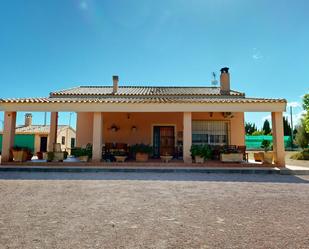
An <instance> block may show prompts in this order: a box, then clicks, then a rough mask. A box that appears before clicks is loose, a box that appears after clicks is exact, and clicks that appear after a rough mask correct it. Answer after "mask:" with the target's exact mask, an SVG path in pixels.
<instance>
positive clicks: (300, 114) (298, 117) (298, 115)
mask: <svg viewBox="0 0 309 249" xmlns="http://www.w3.org/2000/svg"><path fill="white" fill-rule="evenodd" d="M292 114H293V125H294V127H295V125H297V124H299V122H300V120H301V119H302V118H303V116H304V115H305V114H306V111H305V110H302V111H298V112H293V113H292ZM284 116H285V117H287V119H288V121H289V122H290V121H291V114H290V112H286V113H284Z"/></svg>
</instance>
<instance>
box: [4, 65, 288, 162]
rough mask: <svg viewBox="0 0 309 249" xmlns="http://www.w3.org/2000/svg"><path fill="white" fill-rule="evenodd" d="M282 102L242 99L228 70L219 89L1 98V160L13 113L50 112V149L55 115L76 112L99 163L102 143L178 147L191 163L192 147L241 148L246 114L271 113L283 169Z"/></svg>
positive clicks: (94, 89) (81, 91)
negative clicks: (206, 144)
mask: <svg viewBox="0 0 309 249" xmlns="http://www.w3.org/2000/svg"><path fill="white" fill-rule="evenodd" d="M285 109H286V100H285V99H266V98H251V97H246V96H245V94H244V93H242V92H239V91H234V90H232V89H230V73H229V68H222V69H221V74H220V86H219V87H208V86H204V87H152V86H125V84H123V85H122V86H119V78H118V76H113V86H80V87H75V88H71V89H66V90H60V91H56V92H52V93H50V95H49V97H46V98H16V99H15V98H13V99H0V110H2V111H5V125H4V137H3V155H2V157H3V161H8V160H10V158H9V150H10V148H11V146H12V145H13V142H12V141H13V137H14V131H15V129H14V128H15V122H16V112H18V111H31V112H35V111H44V112H51V124H50V125H51V127H50V135H49V136H50V139H49V143H48V149H49V150H51V149H52V146H53V143H54V142H56V138H57V136H56V131H57V123H58V122H57V119H58V112H61V111H65V112H68V111H70V112H76V113H77V127H76V144H77V146H85V145H86V144H88V143H91V144H92V145H93V146H92V150H93V160H94V161H100V160H101V158H102V147H103V145H104V144H105V143H115V142H116V143H126V144H129V145H132V144H136V143H145V144H151V145H153V146H154V150H155V154H157V155H158V154H162V153H170V152H172V151H175V148H176V147H177V148H180V149H181V151H182V154H183V161H184V162H185V163H187V162H191V154H190V148H191V145H192V144H194V143H208V144H211V145H215V144H219V145H224V144H230V145H240V146H241V145H245V129H244V113H245V112H271V116H272V128H273V136H274V143H273V149H274V158H275V163H276V165H278V166H284V165H285V161H284V153H285V152H284V142H283V123H282V112H284V111H285Z"/></svg>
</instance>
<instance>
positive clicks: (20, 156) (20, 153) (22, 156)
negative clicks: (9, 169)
mask: <svg viewBox="0 0 309 249" xmlns="http://www.w3.org/2000/svg"><path fill="white" fill-rule="evenodd" d="M12 153H13V159H14V162H25V161H27V152H26V151H24V150H13V151H12Z"/></svg>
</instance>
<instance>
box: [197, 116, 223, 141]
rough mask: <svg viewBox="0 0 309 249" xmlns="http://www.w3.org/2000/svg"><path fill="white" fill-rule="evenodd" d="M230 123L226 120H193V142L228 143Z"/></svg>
mask: <svg viewBox="0 0 309 249" xmlns="http://www.w3.org/2000/svg"><path fill="white" fill-rule="evenodd" d="M228 128H229V124H228V122H226V121H202V120H193V121H192V143H193V144H209V145H227V144H228V143H229V142H228V140H229V139H228Z"/></svg>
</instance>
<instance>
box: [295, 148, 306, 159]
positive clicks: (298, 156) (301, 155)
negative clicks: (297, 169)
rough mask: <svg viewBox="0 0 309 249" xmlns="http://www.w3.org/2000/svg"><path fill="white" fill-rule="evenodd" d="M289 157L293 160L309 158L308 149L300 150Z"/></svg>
mask: <svg viewBox="0 0 309 249" xmlns="http://www.w3.org/2000/svg"><path fill="white" fill-rule="evenodd" d="M290 158H291V159H294V160H309V149H304V150H303V151H301V152H297V153H295V154H293V155H292V156H291V157H290Z"/></svg>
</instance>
